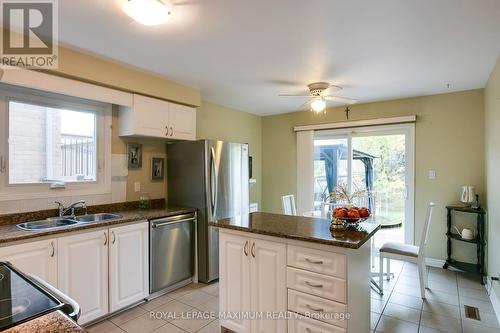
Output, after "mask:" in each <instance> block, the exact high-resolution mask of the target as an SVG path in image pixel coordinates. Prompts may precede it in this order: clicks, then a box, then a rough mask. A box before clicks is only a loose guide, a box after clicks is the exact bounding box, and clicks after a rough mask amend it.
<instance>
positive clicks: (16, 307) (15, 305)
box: [0, 297, 31, 320]
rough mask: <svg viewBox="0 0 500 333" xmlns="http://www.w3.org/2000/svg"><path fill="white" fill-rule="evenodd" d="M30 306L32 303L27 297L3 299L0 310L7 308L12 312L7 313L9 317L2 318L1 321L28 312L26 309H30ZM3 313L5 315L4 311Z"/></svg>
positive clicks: (0, 302)
mask: <svg viewBox="0 0 500 333" xmlns="http://www.w3.org/2000/svg"><path fill="white" fill-rule="evenodd" d="M30 305H31V301H30V300H29V299H28V298H26V297H22V298H5V299H1V300H0V308H1V309H4V308H7V309H10V311H7V312H9V314H8V315H4V316H2V317H0V320H4V319H7V318H10V317H13V316H15V315H17V314H19V313H22V312H24V311H26V309H28V308H29V306H30ZM2 313H4V311H2Z"/></svg>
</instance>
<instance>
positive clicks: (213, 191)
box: [210, 147, 218, 219]
mask: <svg viewBox="0 0 500 333" xmlns="http://www.w3.org/2000/svg"><path fill="white" fill-rule="evenodd" d="M217 178H218V177H217V169H216V165H215V150H214V148H213V147H212V148H210V206H211V207H210V208H211V210H212V219H214V218H215V216H216V214H215V210H216V208H217V207H216V205H217V182H218V179H217Z"/></svg>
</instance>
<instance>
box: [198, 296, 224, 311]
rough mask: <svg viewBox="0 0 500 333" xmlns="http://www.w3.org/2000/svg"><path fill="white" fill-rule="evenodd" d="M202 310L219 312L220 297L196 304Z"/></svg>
mask: <svg viewBox="0 0 500 333" xmlns="http://www.w3.org/2000/svg"><path fill="white" fill-rule="evenodd" d="M196 308H197V309H198V310H200V311H207V312H219V298H218V297H217V298H216V297H214V298H211V299H209V300H208V301H206V302H203V303H201V304H199V305H197V306H196Z"/></svg>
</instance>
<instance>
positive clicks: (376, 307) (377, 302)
mask: <svg viewBox="0 0 500 333" xmlns="http://www.w3.org/2000/svg"><path fill="white" fill-rule="evenodd" d="M386 303H387V302H386V301H385V300H381V299H376V298H372V299H370V309H371V311H372V312H375V313H382V311H383V310H384V307H385V304H386Z"/></svg>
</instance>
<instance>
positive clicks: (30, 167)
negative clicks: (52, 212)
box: [0, 84, 111, 200]
mask: <svg viewBox="0 0 500 333" xmlns="http://www.w3.org/2000/svg"><path fill="white" fill-rule="evenodd" d="M0 130H1V131H0V162H1V163H0V200H11V199H23V198H46V197H49V198H50V197H60V196H73V195H90V194H104V193H110V192H111V104H106V103H99V102H95V101H89V100H85V99H80V98H75V97H68V96H64V95H58V94H52V93H46V92H41V91H38V90H33V89H27V88H20V87H14V86H10V85H6V84H0Z"/></svg>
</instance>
